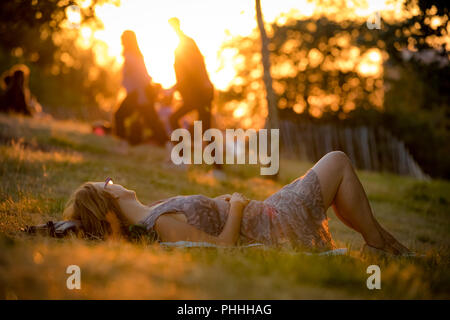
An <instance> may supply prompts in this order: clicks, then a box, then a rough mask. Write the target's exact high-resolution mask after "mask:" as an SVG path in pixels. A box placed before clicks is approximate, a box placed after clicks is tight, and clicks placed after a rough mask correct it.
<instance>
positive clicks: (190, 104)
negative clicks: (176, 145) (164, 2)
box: [169, 18, 214, 131]
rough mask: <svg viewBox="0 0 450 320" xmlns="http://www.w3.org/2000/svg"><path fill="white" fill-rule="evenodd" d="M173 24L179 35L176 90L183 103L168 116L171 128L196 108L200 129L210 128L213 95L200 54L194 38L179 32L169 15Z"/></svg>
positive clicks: (176, 125) (176, 19)
mask: <svg viewBox="0 0 450 320" xmlns="http://www.w3.org/2000/svg"><path fill="white" fill-rule="evenodd" d="M169 24H170V25H171V26H172V28H173V29H174V31H175V32H176V34H177V35H178V38H179V40H180V41H179V44H178V47H177V48H176V50H175V64H174V68H175V75H176V79H177V84H176V85H175V87H174V88H175V89H176V90H178V92H180V94H181V96H182V98H183V105H182V106H181V107H180V108H179V109H178V110H176V111H175V112H174V113H173V114H172V115H171V116H170V125H171V127H172V129H173V130H174V129H177V128H178V127H179V123H178V121H179V119H180V118H181V117H182V116H184V115H185V114H187V113H189V112H191V111H193V110H197V111H198V117H199V120H201V121H202V126H203V131H205V130H207V129H209V128H210V127H211V103H212V100H213V97H214V87H213V85H212V83H211V81H210V80H209V77H208V72H207V71H206V67H205V61H204V58H203V55H202V54H201V52H200V50H199V49H198V47H197V44H196V43H195V41H194V40H192V39H191V38H189V37H188V36H187V35H185V34H184V32H183V31H181V28H180V21H179V20H178V18H171V19H170V20H169Z"/></svg>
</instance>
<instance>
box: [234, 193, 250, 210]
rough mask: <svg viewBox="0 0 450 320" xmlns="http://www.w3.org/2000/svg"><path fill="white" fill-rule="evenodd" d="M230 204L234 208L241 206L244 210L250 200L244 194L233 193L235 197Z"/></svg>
mask: <svg viewBox="0 0 450 320" xmlns="http://www.w3.org/2000/svg"><path fill="white" fill-rule="evenodd" d="M229 201H230V204H231V205H234V206H240V207H242V208H244V207H245V206H246V205H247V204H248V203H249V202H250V199H247V198H246V197H245V196H244V195H243V194H241V193H237V192H235V193H233V195H232V196H231V198H230V200H229Z"/></svg>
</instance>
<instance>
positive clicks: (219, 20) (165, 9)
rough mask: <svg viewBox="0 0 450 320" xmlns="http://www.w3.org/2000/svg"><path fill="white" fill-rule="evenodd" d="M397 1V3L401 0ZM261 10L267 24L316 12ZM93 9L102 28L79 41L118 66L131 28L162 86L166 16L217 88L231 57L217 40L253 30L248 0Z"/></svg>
mask: <svg viewBox="0 0 450 320" xmlns="http://www.w3.org/2000/svg"><path fill="white" fill-rule="evenodd" d="M397 2H398V3H400V4H401V3H402V2H403V1H397ZM397 2H396V1H394V2H392V1H377V0H373V1H366V2H364V3H363V5H362V4H361V3H359V2H358V6H356V4H355V1H352V0H348V1H347V4H346V6H347V8H352V7H355V10H354V14H355V15H356V16H359V17H364V16H368V15H370V14H372V13H373V12H374V11H375V10H381V9H383V8H385V9H386V10H391V13H392V12H396V11H398V10H397V9H398V4H397ZM393 3H395V6H394V5H393ZM80 5H81V6H82V7H83V6H85V5H86V1H80ZM262 8H263V12H264V18H265V20H266V22H268V23H270V22H273V21H277V22H278V23H282V22H283V21H282V20H283V19H282V18H280V15H283V16H284V17H286V16H291V17H295V18H300V17H308V16H312V15H313V14H314V13H318V12H319V11H318V10H316V9H317V8H316V7H315V4H314V2H313V1H308V0H279V1H269V0H265V1H264V0H263V1H262ZM305 8H306V9H305ZM316 11H317V12H316ZM320 12H321V11H320ZM320 12H319V13H320ZM95 13H96V15H97V17H98V18H99V19H100V21H101V22H102V23H103V28H102V29H96V30H92V29H91V30H89V28H83V29H82V30H81V32H80V34H81V40H80V44H82V45H84V46H88V45H89V43H90V41H91V40H93V39H96V40H100V41H103V42H104V43H106V49H105V48H101V47H100V48H97V49H98V50H97V58H98V62H99V63H100V64H105V63H110V62H109V61H110V59H108V58H111V57H112V58H114V59H115V61H116V65H115V67H119V66H120V65H121V63H122V57H121V50H122V49H121V43H120V35H121V34H122V32H123V31H124V30H127V29H130V30H133V31H134V32H135V33H136V35H137V38H138V42H139V45H140V48H141V51H142V53H143V54H144V57H145V62H146V66H147V69H148V72H149V74H150V75H151V76H152V77H153V79H154V81H155V82H159V83H161V84H162V85H163V87H166V88H167V87H170V86H172V85H173V84H174V83H175V75H174V71H173V59H174V58H173V56H174V50H175V48H176V46H177V38H176V36H175V34H174V33H173V31H172V30H171V28H170V26H169V25H168V23H167V21H168V19H169V18H171V17H174V16H175V17H178V18H179V19H180V21H181V27H182V29H183V30H184V32H185V33H186V34H187V35H188V36H190V37H192V38H193V39H194V40H195V41H196V43H197V45H198V47H199V48H200V51H201V52H202V54H203V55H204V56H205V63H206V66H207V69H208V72H209V74H210V77H211V80H212V81H213V83H214V84H215V86H216V88H218V89H226V88H227V86H228V85H229V84H230V82H231V81H232V80H233V78H234V77H235V72H234V63H235V61H234V57H233V56H232V55H220V56H219V52H220V48H221V45H222V43H223V42H224V41H225V40H227V39H230V37H232V36H236V35H242V36H245V35H249V34H250V33H251V32H252V30H253V29H254V28H256V21H255V12H254V1H240V0H229V1H210V0H190V1H183V0H166V1H153V0H151V1H150V0H127V1H121V3H120V5H119V6H116V5H114V4H108V3H106V4H103V5H98V6H96V10H95ZM74 19H76V18H75V17H74ZM372 64H373V63H372ZM365 68H366V67H364V68H363V69H365ZM371 68H372V72H373V71H374V70H373V67H371Z"/></svg>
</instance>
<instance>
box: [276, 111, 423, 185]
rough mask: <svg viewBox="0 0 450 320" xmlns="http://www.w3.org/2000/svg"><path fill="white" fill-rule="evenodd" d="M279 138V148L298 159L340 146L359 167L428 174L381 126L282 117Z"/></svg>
mask: <svg viewBox="0 0 450 320" xmlns="http://www.w3.org/2000/svg"><path fill="white" fill-rule="evenodd" d="M280 140H281V148H282V149H281V150H282V152H283V153H284V154H286V155H287V156H289V157H294V158H297V159H300V160H308V161H312V162H315V161H317V160H319V159H320V158H321V157H322V156H323V155H324V154H326V153H327V152H330V151H334V150H340V151H344V152H345V153H346V154H347V155H348V156H349V157H350V159H351V160H352V162H353V164H354V165H355V166H356V167H357V168H359V169H364V170H373V171H390V172H394V173H397V174H401V175H409V176H413V177H415V178H418V179H427V178H428V176H427V175H426V174H425V173H424V172H423V171H422V169H421V168H420V166H419V165H418V164H417V162H416V161H415V160H414V158H413V157H412V155H411V154H410V153H409V151H408V149H407V148H406V146H405V144H404V143H403V142H402V141H400V140H399V139H397V138H395V137H394V136H393V135H392V134H391V133H390V132H389V131H387V130H386V129H384V128H381V127H378V128H371V127H366V126H359V127H342V126H339V125H332V124H327V125H318V124H312V123H294V122H291V121H288V120H283V121H281V123H280Z"/></svg>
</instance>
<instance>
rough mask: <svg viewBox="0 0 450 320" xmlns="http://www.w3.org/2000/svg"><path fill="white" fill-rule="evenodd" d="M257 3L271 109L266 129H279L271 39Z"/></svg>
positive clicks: (265, 77) (257, 0)
mask: <svg viewBox="0 0 450 320" xmlns="http://www.w3.org/2000/svg"><path fill="white" fill-rule="evenodd" d="M255 1H256V20H257V21H258V28H259V32H260V34H261V54H262V63H263V68H264V76H263V80H264V85H265V87H266V99H267V106H268V109H269V113H268V114H269V115H268V117H267V120H266V128H268V129H276V128H277V129H278V128H279V119H278V110H277V102H276V98H275V93H274V91H273V87H272V76H271V75H270V52H269V39H268V38H267V34H266V29H265V28H264V20H263V16H262V12H261V0H255Z"/></svg>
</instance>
